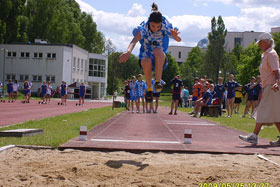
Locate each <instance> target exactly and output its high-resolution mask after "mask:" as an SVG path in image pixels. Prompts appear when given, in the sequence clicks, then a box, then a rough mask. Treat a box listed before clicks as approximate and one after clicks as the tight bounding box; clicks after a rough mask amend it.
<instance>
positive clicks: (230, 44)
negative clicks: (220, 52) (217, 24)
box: [225, 31, 262, 52]
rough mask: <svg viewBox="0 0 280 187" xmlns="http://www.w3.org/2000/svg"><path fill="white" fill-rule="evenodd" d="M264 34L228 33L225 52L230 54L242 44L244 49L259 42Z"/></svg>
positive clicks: (252, 32)
mask: <svg viewBox="0 0 280 187" xmlns="http://www.w3.org/2000/svg"><path fill="white" fill-rule="evenodd" d="M261 33H262V32H254V31H245V32H227V35H226V38H225V50H226V51H227V52H230V51H232V50H233V48H234V46H235V45H237V44H240V45H241V47H242V48H243V49H244V48H246V47H247V46H248V45H250V44H251V43H253V42H256V41H257V38H258V36H259V35H260V34H261Z"/></svg>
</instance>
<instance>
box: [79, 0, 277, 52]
mask: <svg viewBox="0 0 280 187" xmlns="http://www.w3.org/2000/svg"><path fill="white" fill-rule="evenodd" d="M76 1H77V2H78V3H79V5H80V7H81V9H82V11H85V12H88V13H90V14H92V16H93V20H94V21H95V22H96V23H97V29H98V30H99V31H101V32H102V33H103V34H104V35H105V37H106V39H110V40H111V41H112V42H113V44H114V45H115V47H116V49H117V51H125V50H126V48H127V46H128V44H129V42H130V41H131V39H132V34H131V31H132V30H133V28H135V27H136V26H138V25H139V24H140V23H141V22H142V21H145V20H147V17H148V16H149V14H150V10H151V4H152V3H153V2H154V0H141V1H140V0H119V1H116V0H102V1H100V0H76ZM155 2H156V3H157V4H158V7H159V11H161V12H162V14H163V15H164V16H166V17H167V18H168V20H169V21H170V22H171V23H172V24H173V26H176V27H178V28H179V30H180V32H181V33H180V36H181V37H182V42H180V43H177V42H175V41H171V42H170V45H181V46H190V47H193V46H196V44H197V42H198V41H199V40H200V39H202V38H205V37H207V34H208V32H210V31H211V19H212V17H213V16H216V17H217V16H219V15H221V16H222V17H223V20H224V22H225V25H226V28H227V30H228V31H256V32H270V29H271V27H277V26H280V5H279V4H280V3H279V0H168V1H166V0H164V1H163V0H160V1H155ZM136 48H139V45H138V46H136ZM133 53H134V54H137V53H138V50H137V49H135V50H134V51H133Z"/></svg>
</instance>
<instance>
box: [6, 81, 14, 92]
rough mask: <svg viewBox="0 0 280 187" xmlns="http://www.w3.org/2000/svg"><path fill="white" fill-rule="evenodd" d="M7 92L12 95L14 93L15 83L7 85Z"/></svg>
mask: <svg viewBox="0 0 280 187" xmlns="http://www.w3.org/2000/svg"><path fill="white" fill-rule="evenodd" d="M7 89H8V90H7V91H8V93H11V92H13V83H11V82H9V83H8V84H7Z"/></svg>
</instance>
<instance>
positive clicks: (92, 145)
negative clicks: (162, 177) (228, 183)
mask: <svg viewBox="0 0 280 187" xmlns="http://www.w3.org/2000/svg"><path fill="white" fill-rule="evenodd" d="M168 112H169V109H168V108H160V110H159V113H158V114H142V113H141V114H136V113H130V112H123V113H121V114H120V115H118V116H117V117H115V118H113V119H111V120H109V121H107V122H106V123H104V124H102V125H100V126H97V127H96V128H94V129H92V130H91V131H89V132H88V136H87V138H88V140H87V141H79V137H76V138H75V139H73V140H70V141H69V142H67V143H66V144H64V145H62V146H61V148H62V149H64V148H77V149H89V150H127V151H174V152H210V153H241V154H255V153H261V154H272V155H280V147H271V146H269V145H268V143H269V141H268V140H265V139H260V140H259V145H257V146H251V145H250V144H248V143H246V142H242V141H241V140H239V138H238V135H240V134H245V133H242V132H240V131H237V130H233V129H230V128H227V127H224V126H221V125H217V124H215V123H213V122H208V121H206V120H203V119H200V118H192V117H190V116H189V115H188V114H185V113H183V112H179V115H177V116H175V115H168ZM185 129H192V144H184V131H185Z"/></svg>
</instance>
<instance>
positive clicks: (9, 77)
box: [6, 74, 16, 81]
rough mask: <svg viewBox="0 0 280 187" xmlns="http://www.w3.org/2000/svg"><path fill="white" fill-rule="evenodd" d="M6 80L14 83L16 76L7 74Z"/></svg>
mask: <svg viewBox="0 0 280 187" xmlns="http://www.w3.org/2000/svg"><path fill="white" fill-rule="evenodd" d="M6 80H7V81H8V80H12V81H14V80H16V75H15V74H7V76H6Z"/></svg>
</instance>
